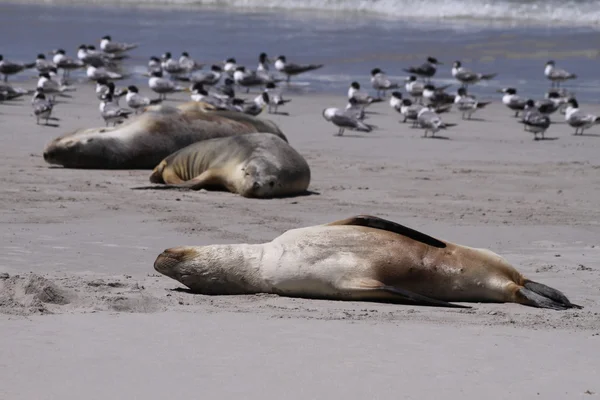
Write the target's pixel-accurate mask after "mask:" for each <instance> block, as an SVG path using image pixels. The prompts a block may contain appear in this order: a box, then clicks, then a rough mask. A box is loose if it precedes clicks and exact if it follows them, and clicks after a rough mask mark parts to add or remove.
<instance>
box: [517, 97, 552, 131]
mask: <svg viewBox="0 0 600 400" xmlns="http://www.w3.org/2000/svg"><path fill="white" fill-rule="evenodd" d="M524 111H525V112H524V115H523V118H522V119H521V120H520V121H519V122H520V123H522V124H523V125H525V130H527V131H529V132H532V133H533V139H534V140H538V136H537V134H538V133H541V134H542V139H544V134H545V133H546V130H548V128H549V127H550V118H549V117H548V116H547V115H544V114H542V113H541V112H540V111H539V110H538V109H537V108H536V106H535V102H534V101H533V100H531V99H529V100H527V101H526V102H525V109H524Z"/></svg>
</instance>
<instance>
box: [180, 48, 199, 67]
mask: <svg viewBox="0 0 600 400" xmlns="http://www.w3.org/2000/svg"><path fill="white" fill-rule="evenodd" d="M179 65H180V66H181V68H183V69H184V70H185V71H187V72H194V71H198V70H200V69H202V67H204V64H200V63H199V62H197V61H195V60H194V59H193V58H192V57H190V54H189V53H188V52H187V51H184V52H183V53H181V57H179Z"/></svg>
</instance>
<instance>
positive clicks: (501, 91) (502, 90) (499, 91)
mask: <svg viewBox="0 0 600 400" xmlns="http://www.w3.org/2000/svg"><path fill="white" fill-rule="evenodd" d="M496 92H498V93H504V89H498V90H496Z"/></svg>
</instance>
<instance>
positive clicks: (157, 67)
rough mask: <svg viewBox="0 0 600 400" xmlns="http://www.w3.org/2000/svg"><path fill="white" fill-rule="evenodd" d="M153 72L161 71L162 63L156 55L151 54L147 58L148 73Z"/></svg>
mask: <svg viewBox="0 0 600 400" xmlns="http://www.w3.org/2000/svg"><path fill="white" fill-rule="evenodd" d="M153 72H162V64H161V62H160V59H159V58H158V57H156V56H152V57H150V59H149V60H148V75H152V73H153Z"/></svg>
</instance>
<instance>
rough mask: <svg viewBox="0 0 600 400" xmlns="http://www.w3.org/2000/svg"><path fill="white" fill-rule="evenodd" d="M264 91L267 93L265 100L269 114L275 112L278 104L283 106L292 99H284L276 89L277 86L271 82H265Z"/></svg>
mask: <svg viewBox="0 0 600 400" xmlns="http://www.w3.org/2000/svg"><path fill="white" fill-rule="evenodd" d="M264 92H265V93H267V97H266V101H267V105H268V108H267V109H268V112H269V114H271V113H274V114H277V109H278V108H279V106H283V105H285V104H286V103H289V102H290V101H292V100H290V99H287V100H285V99H284V98H283V97H282V96H281V91H280V90H277V86H276V85H275V84H274V83H273V82H269V83H267V85H266V87H265V91H264Z"/></svg>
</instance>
